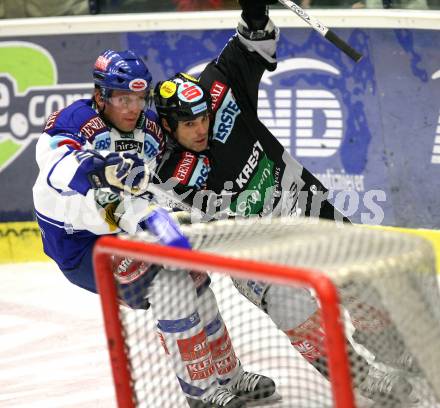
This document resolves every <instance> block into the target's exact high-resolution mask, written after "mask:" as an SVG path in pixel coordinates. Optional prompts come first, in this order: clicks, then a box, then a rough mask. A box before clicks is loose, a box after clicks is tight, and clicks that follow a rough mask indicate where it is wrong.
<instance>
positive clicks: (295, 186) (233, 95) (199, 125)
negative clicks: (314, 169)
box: [155, 0, 412, 404]
mask: <svg viewBox="0 0 440 408" xmlns="http://www.w3.org/2000/svg"><path fill="white" fill-rule="evenodd" d="M271 3H273V2H270V1H263V0H261V1H246V0H241V1H240V4H241V6H242V9H243V13H242V18H241V20H240V22H239V24H238V28H237V33H236V35H235V36H233V37H232V38H231V39H230V41H229V42H228V44H227V45H226V46H225V48H224V49H223V50H222V52H221V54H220V55H219V56H218V58H216V59H215V60H213V61H212V62H211V63H209V64H208V66H207V67H206V68H205V69H204V70H203V72H202V73H201V75H200V78H199V79H198V80H197V79H195V78H192V77H190V76H188V75H187V74H183V73H179V74H177V75H176V76H174V77H172V78H169V79H168V80H167V81H162V82H160V83H158V84H157V86H156V89H155V104H156V109H157V112H158V114H159V117H160V118H161V124H162V127H163V130H164V131H165V134H166V136H167V149H166V152H165V154H164V158H163V160H162V162H161V163H160V164H159V166H158V170H157V180H156V181H157V182H158V183H160V184H162V185H165V186H169V185H170V184H167V181H169V180H170V179H172V180H174V183H171V185H174V187H173V190H174V193H175V203H174V205H175V206H176V207H181V208H182V207H185V205H188V206H190V207H192V208H193V209H196V214H198V217H199V214H202V216H201V217H202V219H203V220H205V221H210V220H213V219H219V218H223V217H229V216H237V217H249V216H255V215H258V216H266V217H267V216H286V215H288V216H290V215H291V216H316V217H320V218H325V219H330V220H335V221H340V222H349V221H348V220H347V219H346V218H345V217H344V216H343V215H342V214H341V213H340V212H339V211H337V210H336V209H335V208H334V207H333V206H332V205H331V204H330V202H329V201H328V200H327V199H326V196H327V189H326V188H325V187H324V186H323V185H322V183H321V182H320V181H319V180H318V179H316V178H315V177H314V176H313V175H312V174H311V173H310V172H309V171H308V170H307V169H305V168H304V167H303V166H302V165H301V164H300V163H298V162H297V161H296V160H295V159H293V158H292V157H291V156H290V154H289V153H288V152H287V151H286V150H285V149H284V147H283V146H282V145H281V144H280V143H279V142H278V141H277V139H276V138H275V137H274V136H273V135H272V134H271V133H270V131H269V130H268V129H267V128H266V127H265V126H264V125H263V124H262V123H261V122H260V120H259V119H258V116H257V101H258V86H259V83H260V80H261V77H262V75H263V73H264V71H265V70H269V71H273V70H275V69H276V64H277V62H276V43H277V40H278V37H279V30H278V28H277V27H275V25H274V24H273V22H272V21H271V20H270V19H269V17H268V14H267V5H268V4H271ZM176 183H177V184H176ZM234 284H235V285H236V287H237V288H238V289H239V291H240V292H241V293H242V294H243V295H244V296H246V297H247V298H248V299H249V300H250V301H252V302H253V303H254V304H256V305H257V306H258V307H260V308H261V309H262V310H264V311H265V312H266V313H267V314H268V315H269V316H270V318H271V319H272V320H273V321H274V323H275V324H276V325H277V327H278V328H279V329H280V330H282V331H283V332H284V333H285V334H286V335H287V336H288V337H289V339H290V341H291V343H292V345H293V346H294V347H295V348H296V349H297V351H298V352H299V353H301V354H302V355H303V357H304V358H305V359H306V360H307V361H309V362H310V363H311V364H313V365H314V366H315V367H316V368H317V369H318V370H320V371H321V372H322V373H323V374H325V375H327V373H326V369H325V368H323V367H326V364H325V361H326V356H325V351H324V348H323V338H324V337H323V336H324V334H323V331H322V330H321V327H320V324H319V307H318V305H317V303H316V301H315V299H314V298H313V296H312V295H311V293H310V292H309V291H308V290H306V289H304V288H291V287H281V286H278V285H270V284H267V283H264V282H255V281H243V280H238V279H234ZM292 299H294V302H295V304H298V305H301V307H298V308H297V309H296V312H295V308H291V310H293V312H292V313H290V314H286V313H285V309H286V304H287V301H288V300H289V301H291V300H292ZM356 302H357V303H356ZM369 302H371V300H369V299H356V300H355V301H354V304H352V305H351V312H352V314H351V317H352V319H353V322H355V323H356V322H359V321H362V319H365V316H359V319H357V316H356V311H357V310H365V304H366V305H368V307H372V308H373V309H372V310H374V308H375V307H376V305H374V304H371V305H369V304H368V303H369ZM357 305H360V306H361V307H359V308H358V307H357ZM364 323H365V321H364ZM382 323H383V327H381V326H380V325H379V326H376V327H375V331H374V332H371V333H369V334H368V335H367V336H364V337H362V336H360V335H359V333H360V331H357V333H356V332H355V334H357V338H358V339H361V340H362V343H363V344H364V345H365V346H369V345H370V344H374V343H375V342H376V341H377V339H378V338H380V336H381V335H383V333H382V332H387V330H389V329H390V328H389V327H387V322H386V319H385V320H383V321H382ZM363 328H365V326H364V327H363ZM382 329H383V330H382ZM376 336H377V337H376ZM311 339H314V341H311ZM369 339H372V340H373V341H369ZM347 346H348V349H349V352H350V354H351V359H352V362H353V364H355V365H357V366H358V367H359V366H362V367H363V368H362V369H361V371H362V372H363V374H361V375H358V376H356V378H354V380H355V385H356V386H357V388H358V389H359V390H360V391H361V393H362V394H363V395H364V396H367V397H369V398H373V399H374V400H376V401H379V403H380V402H381V401H384V402H385V403H388V402H389V401H395V402H396V404H399V403H400V401H402V400H406V399H407V398H410V397H409V394H410V393H411V391H412V387H411V385H410V384H409V383H408V382H407V381H406V380H405V378H403V377H401V376H394V375H388V374H387V373H382V372H380V371H378V370H375V369H374V368H373V367H370V366H369V365H368V364H367V362H366V361H365V360H364V359H363V358H362V357H361V356H359V355H358V354H357V353H356V352H355V351H354V349H353V348H352V347H351V345H350V344H349V343H347ZM403 350H404V347H403V346H402V347H398V350H389V351H388V352H389V353H390V354H392V355H393V357H391V356H390V359H389V360H394V361H396V360H397V359H398V356H399V355H401V354H402V353H404V351H403ZM382 357H383V356H382ZM385 357H387V356H385ZM367 373H368V375H367Z"/></svg>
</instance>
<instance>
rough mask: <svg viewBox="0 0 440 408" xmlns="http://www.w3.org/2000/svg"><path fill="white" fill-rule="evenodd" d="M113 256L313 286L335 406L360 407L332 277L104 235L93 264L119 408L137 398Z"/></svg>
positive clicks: (127, 407)
mask: <svg viewBox="0 0 440 408" xmlns="http://www.w3.org/2000/svg"><path fill="white" fill-rule="evenodd" d="M111 255H117V256H121V257H129V258H134V259H137V260H142V261H144V262H148V263H155V264H164V265H167V266H174V267H180V268H185V269H190V270H195V271H200V272H204V271H206V270H209V271H213V272H219V273H224V274H228V275H233V276H237V277H240V278H248V279H257V280H262V281H264V280H266V281H267V280H270V281H273V282H275V283H278V284H282V285H292V284H299V285H307V286H308V287H311V288H313V290H314V291H315V292H316V296H317V298H318V299H319V303H320V306H321V311H322V321H323V327H324V331H325V333H326V336H325V341H326V343H325V347H326V350H327V354H328V368H329V375H330V382H331V389H332V393H333V400H334V406H335V407H336V408H354V407H355V403H354V393H353V388H352V382H351V375H350V366H349V361H348V356H347V351H346V346H345V335H344V329H343V322H342V319H341V315H340V309H339V295H338V292H337V289H336V287H335V285H334V284H333V283H332V281H331V280H330V279H329V278H328V277H327V276H325V275H324V274H322V273H319V272H317V271H313V270H310V269H305V268H294V267H287V266H283V265H277V264H271V263H263V262H255V261H249V260H240V259H235V258H227V257H224V256H219V255H213V254H208V253H204V252H200V251H196V250H185V249H179V248H171V247H165V246H161V245H157V244H148V243H145V242H136V241H130V240H126V239H121V238H118V237H116V236H105V237H101V238H100V239H98V241H97V242H96V244H95V248H94V253H93V262H94V268H95V277H96V283H97V287H98V291H99V294H100V297H101V305H102V310H103V315H104V325H105V330H106V334H107V342H108V348H109V353H110V360H111V366H112V373H113V381H114V385H115V391H116V399H117V402H118V407H119V408H135V407H136V401H135V398H134V395H133V391H132V380H131V374H130V362H129V360H128V357H127V353H126V345H125V340H124V330H123V327H122V324H121V321H120V318H119V302H118V295H117V288H116V283H115V280H114V277H113V272H112V268H111V259H110V256H111Z"/></svg>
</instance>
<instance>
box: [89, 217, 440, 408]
mask: <svg viewBox="0 0 440 408" xmlns="http://www.w3.org/2000/svg"><path fill="white" fill-rule="evenodd" d="M182 230H183V232H184V234H185V235H186V236H187V237H188V238H189V240H190V242H191V244H192V247H193V250H192V251H186V250H181V249H175V248H166V247H162V246H159V245H156V244H155V243H154V239H153V238H152V237H151V236H149V235H148V234H146V233H143V234H141V235H137V236H134V237H131V236H122V237H118V238H116V237H104V238H101V239H100V240H99V241H98V243H97V245H96V247H95V276H96V280H97V285H98V288H99V292H100V296H101V300H102V306H103V312H104V321H105V328H106V332H107V338H108V344H109V351H110V356H111V363H112V370H113V377H114V382H115V389H116V394H117V401H118V406H119V407H124V408H125V407H148V408H155V407H158V408H159V407H161V408H166V407H173V408H174V407H182V408H184V407H187V406H188V405H187V402H186V400H185V397H184V394H183V393H182V390H181V387H180V385H181V380H180V379H179V380H178V379H177V378H176V373H175V370H174V366H173V361H172V359H171V358H170V356H169V350H167V344H166V341H165V340H164V338H163V333H161V331H160V330H158V326H157V321H155V316H153V313H152V311H151V308H149V307H148V302H144V303H139V302H138V303H137V306H135V307H133V306H132V307H129V306H127V301H126V300H127V299H130V297H139V296H140V293H141V296H143V297H145V292H143V291H142V290H141V291H140V292H139V287H135V289H133V287H132V286H133V285H127V284H126V282H127V281H126V280H125V281H124V280H122V281H121V276H120V275H118V274H117V273H115V259H117V260H120V259H124V258H125V259H126V260H127V261H130V262H131V261H133V260H136V261H139V262H142V263H140V264H139V263H138V264H137V265H138V268H139V267H140V269H141V270H142V273H143V275H142V276H144V277H145V276H148V275H149V274H152V276H153V275H154V273H156V272H157V270H161V268H165V269H167V270H170V271H176V272H177V271H179V272H182V271H188V272H189V271H193V272H194V271H199V272H208V273H209V276H210V277H211V288H212V289H213V291H214V293H215V295H216V298H217V302H218V305H219V309H220V312H221V315H222V317H223V320H224V322H225V324H226V327H227V331H228V333H229V335H230V338H231V343H232V346H233V348H234V352H235V354H236V355H237V357H238V358H239V359H240V361H241V364H242V365H243V366H244V368H245V369H246V370H247V371H252V372H257V373H260V374H264V375H266V376H268V377H271V378H272V379H273V380H274V381H275V383H276V385H277V392H278V393H279V394H280V395H281V397H282V399H281V400H279V401H278V402H276V403H275V405H274V406H276V407H289V408H291V407H301V408H312V407H313V408H314V407H316V408H318V407H319V408H323V407H338V408H349V407H364V406H365V407H370V406H374V407H381V408H387V407H405V406H417V407H427V408H428V407H429V408H433V407H440V404H439V403H438V401H440V353H439V352H438V347H437V342H438V340H439V339H440V296H439V290H438V283H437V276H436V270H435V255H434V253H433V250H432V247H431V245H430V244H429V243H428V242H427V241H425V240H424V239H422V238H420V237H416V236H412V235H409V234H404V233H398V232H391V231H382V230H376V229H370V228H365V227H361V226H353V225H345V224H344V225H342V224H335V223H331V222H326V221H322V220H320V221H318V220H316V219H304V218H279V219H269V218H268V219H259V218H256V219H246V220H224V221H216V222H211V223H203V224H193V225H182ZM152 264H154V265H153V266H151V265H152ZM139 265H140V266H139ZM159 265H160V266H159ZM142 268H144V269H142ZM155 271H156V272H155ZM144 272H145V273H144ZM149 284H150V283H149ZM150 285H151V284H150ZM152 285H155V282H154V280H153V283H152ZM174 286H175V285H174ZM174 286H173V285H170V287H169V288H168V291H166V292H164V295H163V296H164V297H163V299H167V300H166V302H167V304H166V307H169V308H170V310H177V311H178V310H179V309H182V310H185V301H186V299H185V296H184V294H183V291H181V290H180V289H179V287H174ZM147 298H148V296H147ZM118 299H119V300H118ZM121 299H123V301H121ZM128 303H129V304H130V302H128ZM139 305H141V306H139ZM212 364H213V367H214V368H215V369H219V368H220V374H221V368H222V367H224V366H222V364H225V362H224V361H223V362H222V361H221V359H217V360H216V358H215V356H214V357H213V361H212ZM193 368H194V367H193ZM214 368H213V369H214ZM187 369H188V372H189V368H188V367H187ZM198 369H199V370H201V371H200V372H202V371H203V369H206V367H198ZM187 374H188V373H187ZM179 383H180V384H179ZM414 404H415V405H414ZM253 406H254V405H253ZM257 406H258V405H257Z"/></svg>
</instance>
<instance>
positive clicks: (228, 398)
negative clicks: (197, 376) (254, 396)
mask: <svg viewBox="0 0 440 408" xmlns="http://www.w3.org/2000/svg"><path fill="white" fill-rule="evenodd" d="M206 394H207V395H205V396H203V398H202V399H200V400H198V399H195V398H189V397H187V398H186V399H187V401H188V405H189V406H190V408H245V407H246V403H245V402H244V401H243V400H241V399H240V398H238V397H237V396H236V395H234V394H232V393H231V392H230V391H229V390H228V389H226V388H224V387H221V386H217V387H215V388H213V390H212V391H207V393H206Z"/></svg>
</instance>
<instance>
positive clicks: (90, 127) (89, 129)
mask: <svg viewBox="0 0 440 408" xmlns="http://www.w3.org/2000/svg"><path fill="white" fill-rule="evenodd" d="M106 128H107V125H106V124H105V123H104V121H103V120H102V119H101V118H100V117H99V116H93V117H91V118H90V119H88V120H87V122H85V123H84V124H83V125H82V126H81V127H80V129H79V131H80V132H81V134H83V135H84V136H85V137H86V139H87V140H88V141H89V142H91V143H92V142H93V140H94V139H95V136H96V135H97V134H98V133H101V131H102V130H103V129H106Z"/></svg>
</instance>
